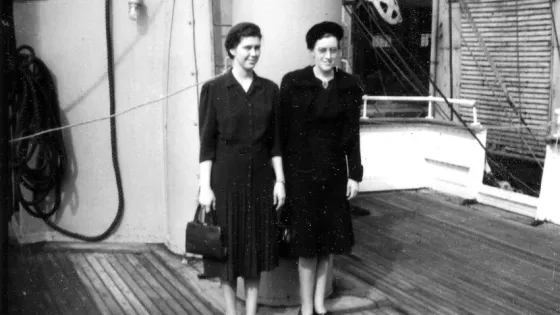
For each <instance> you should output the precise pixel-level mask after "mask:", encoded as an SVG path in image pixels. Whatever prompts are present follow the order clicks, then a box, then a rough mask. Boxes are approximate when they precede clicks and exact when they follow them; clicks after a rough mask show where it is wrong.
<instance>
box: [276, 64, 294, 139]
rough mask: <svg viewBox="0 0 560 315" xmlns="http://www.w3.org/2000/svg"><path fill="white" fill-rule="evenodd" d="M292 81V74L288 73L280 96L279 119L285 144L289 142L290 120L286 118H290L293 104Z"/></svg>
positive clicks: (283, 81)
mask: <svg viewBox="0 0 560 315" xmlns="http://www.w3.org/2000/svg"><path fill="white" fill-rule="evenodd" d="M291 82H292V79H291V78H290V74H286V75H285V76H284V77H283V78H282V82H281V83H280V95H279V98H278V113H279V115H278V117H279V120H278V121H279V123H280V126H279V127H280V128H279V132H280V140H281V142H282V145H284V146H285V145H286V144H287V140H288V122H287V121H286V120H288V119H290V117H289V115H288V113H289V108H290V106H291V104H290V97H289V94H290V93H291V91H293V89H292V87H291Z"/></svg>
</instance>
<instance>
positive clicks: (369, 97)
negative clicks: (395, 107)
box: [362, 95, 479, 125]
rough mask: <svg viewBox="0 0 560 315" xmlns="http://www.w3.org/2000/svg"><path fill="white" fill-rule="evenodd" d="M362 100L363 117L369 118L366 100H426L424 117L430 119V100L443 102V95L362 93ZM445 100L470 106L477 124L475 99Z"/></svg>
mask: <svg viewBox="0 0 560 315" xmlns="http://www.w3.org/2000/svg"><path fill="white" fill-rule="evenodd" d="M362 99H363V101H364V107H363V109H362V110H363V113H362V118H363V119H369V117H368V116H367V106H368V101H408V102H428V116H426V119H432V118H434V116H433V115H432V102H445V99H444V98H443V97H436V96H383V95H380V96H372V95H364V96H363V97H362ZM447 101H448V102H449V103H451V104H459V105H465V106H470V107H472V111H473V123H472V124H473V125H479V122H478V117H477V112H476V101H474V100H466V99H458V98H448V99H447Z"/></svg>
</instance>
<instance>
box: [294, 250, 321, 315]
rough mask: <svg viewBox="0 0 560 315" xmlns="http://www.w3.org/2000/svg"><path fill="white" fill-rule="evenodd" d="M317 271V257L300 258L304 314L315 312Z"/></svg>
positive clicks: (299, 271)
mask: <svg viewBox="0 0 560 315" xmlns="http://www.w3.org/2000/svg"><path fill="white" fill-rule="evenodd" d="M316 271H317V257H312V258H305V257H300V258H299V263H298V273H299V287H300V298H301V313H302V315H311V314H313V292H314V291H315V274H316Z"/></svg>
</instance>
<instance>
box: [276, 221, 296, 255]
mask: <svg viewBox="0 0 560 315" xmlns="http://www.w3.org/2000/svg"><path fill="white" fill-rule="evenodd" d="M277 227H278V255H279V256H280V257H282V258H297V256H296V255H295V253H294V249H293V247H294V241H295V231H294V229H293V227H292V226H291V225H286V224H278V225H277Z"/></svg>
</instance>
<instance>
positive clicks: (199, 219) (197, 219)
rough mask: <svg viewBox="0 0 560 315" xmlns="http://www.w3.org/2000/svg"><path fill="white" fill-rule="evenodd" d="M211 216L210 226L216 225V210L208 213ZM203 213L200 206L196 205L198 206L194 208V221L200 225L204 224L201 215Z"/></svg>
mask: <svg viewBox="0 0 560 315" xmlns="http://www.w3.org/2000/svg"><path fill="white" fill-rule="evenodd" d="M210 212H211V213H212V214H211V216H212V225H218V218H217V217H216V210H215V209H214V210H211V211H210ZM203 213H204V211H202V206H201V205H200V204H198V206H197V207H196V212H195V214H194V221H195V222H197V223H200V224H205V222H204V220H203V217H202V214H203Z"/></svg>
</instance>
